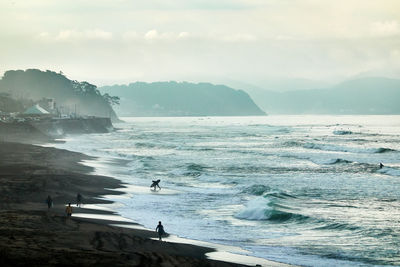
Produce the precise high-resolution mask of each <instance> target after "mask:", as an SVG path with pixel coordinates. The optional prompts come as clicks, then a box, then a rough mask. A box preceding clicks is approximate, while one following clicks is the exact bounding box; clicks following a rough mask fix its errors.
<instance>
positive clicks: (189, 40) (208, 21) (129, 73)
mask: <svg viewBox="0 0 400 267" xmlns="http://www.w3.org/2000/svg"><path fill="white" fill-rule="evenodd" d="M399 11H400V2H399V1H396V0H384V1H377V0H373V1H368V2H366V1H361V0H352V1H329V2H328V1H324V2H323V3H322V2H321V1H315V0H294V1H287V0H280V1H275V0H271V1H260V0H248V1H244V0H224V1H218V2H215V1H198V0H190V1H181V0H175V1H158V0H152V1H135V2H131V1H125V0H119V1H110V0H101V1H96V4H93V2H91V1H88V0H76V1H73V2H71V1H50V0H38V1H2V2H1V3H0V22H1V24H0V32H1V35H2V42H1V43H0V58H1V62H2V64H1V66H0V73H4V71H6V70H9V69H28V68H38V69H42V70H46V69H48V70H53V71H56V72H58V71H62V72H63V73H65V75H66V76H67V77H70V78H73V79H76V80H87V81H90V82H92V83H94V84H96V85H98V86H102V85H112V84H126V83H129V82H134V81H146V82H152V81H168V80H177V81H183V80H187V81H191V82H199V81H210V82H214V83H225V84H228V85H231V84H232V83H248V84H251V85H254V86H258V87H265V84H268V83H271V82H281V81H285V80H288V79H289V80H290V79H306V80H313V81H316V82H322V83H328V84H329V83H335V82H338V81H342V80H345V79H348V78H350V77H353V76H356V75H361V76H385V77H392V78H399V77H400V49H399V48H398V47H399V43H400V24H399V23H400V12H399Z"/></svg>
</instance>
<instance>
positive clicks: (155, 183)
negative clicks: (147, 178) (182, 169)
mask: <svg viewBox="0 0 400 267" xmlns="http://www.w3.org/2000/svg"><path fill="white" fill-rule="evenodd" d="M160 181H161V180H160V179H158V180H156V181H154V180H153V181H152V182H153V183H152V184H151V185H150V188H152V187H154V191H155V190H156V189H157V187H158V188H159V189H160V190H161V187H160V186H159V185H158V184H159V183H160Z"/></svg>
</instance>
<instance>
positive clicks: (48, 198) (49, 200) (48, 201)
mask: <svg viewBox="0 0 400 267" xmlns="http://www.w3.org/2000/svg"><path fill="white" fill-rule="evenodd" d="M46 203H47V208H48V209H50V208H51V207H52V206H53V199H52V198H51V196H50V195H48V196H47V198H46Z"/></svg>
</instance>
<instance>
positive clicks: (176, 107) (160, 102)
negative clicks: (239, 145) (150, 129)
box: [99, 82, 265, 116]
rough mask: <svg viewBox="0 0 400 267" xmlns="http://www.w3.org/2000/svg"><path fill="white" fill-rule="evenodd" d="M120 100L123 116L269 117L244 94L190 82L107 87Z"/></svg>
mask: <svg viewBox="0 0 400 267" xmlns="http://www.w3.org/2000/svg"><path fill="white" fill-rule="evenodd" d="M99 89H100V90H101V91H102V92H105V93H108V94H113V95H117V96H119V97H120V100H121V101H120V105H119V106H118V107H116V111H117V112H118V114H119V115H120V116H250V115H265V113H264V112H263V111H262V110H261V109H260V108H259V107H258V106H257V105H256V104H255V103H254V102H253V100H252V99H251V98H250V96H249V95H248V94H247V93H245V92H244V91H242V90H234V89H232V88H229V87H227V86H224V85H213V84H210V83H197V84H194V83H188V82H180V83H178V82H154V83H144V82H136V83H131V84H129V85H114V86H104V87H101V88H99Z"/></svg>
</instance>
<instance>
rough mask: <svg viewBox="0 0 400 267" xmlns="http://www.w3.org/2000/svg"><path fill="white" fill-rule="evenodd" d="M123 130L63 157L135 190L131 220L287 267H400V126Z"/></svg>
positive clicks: (290, 121) (193, 123)
mask: <svg viewBox="0 0 400 267" xmlns="http://www.w3.org/2000/svg"><path fill="white" fill-rule="evenodd" d="M122 119H123V120H124V121H125V123H118V124H115V125H114V126H115V127H116V128H118V129H117V130H116V131H115V132H111V133H107V134H90V135H79V136H74V135H71V136H68V137H67V138H66V142H65V143H63V144H58V145H57V147H59V148H64V149H68V150H72V151H79V152H83V153H85V154H87V155H91V156H96V157H98V159H97V160H96V161H95V162H92V163H88V164H92V165H93V166H96V171H95V173H96V174H102V175H108V176H112V177H115V178H117V179H120V180H122V181H123V182H124V183H126V184H127V188H126V189H125V190H126V192H127V194H125V195H123V196H108V198H110V199H111V200H114V201H116V203H118V204H119V205H118V206H117V207H116V209H117V211H118V212H119V213H120V214H121V215H122V216H124V217H126V218H130V219H132V220H134V221H136V222H138V223H140V224H142V225H143V226H145V227H148V228H151V229H154V228H155V227H156V225H157V223H158V221H162V222H163V225H164V227H165V230H166V232H168V233H171V234H174V235H178V236H179V237H184V238H189V239H194V240H201V241H207V242H212V243H217V244H223V245H230V246H236V247H240V248H242V249H244V250H245V251H246V252H244V253H245V254H248V255H252V256H255V257H260V258H265V259H269V260H274V261H280V262H284V263H291V264H298V265H305V266H371V265H399V266H400V246H399V244H400V116H322V115H321V116H311V115H305V116H261V117H179V118H122ZM379 163H383V165H384V167H383V168H380V166H379ZM156 179H160V180H161V182H160V186H161V188H162V189H161V190H160V191H157V192H154V191H151V190H150V188H149V186H150V184H151V181H152V180H156Z"/></svg>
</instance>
